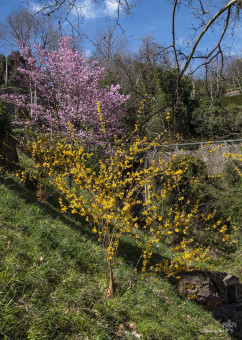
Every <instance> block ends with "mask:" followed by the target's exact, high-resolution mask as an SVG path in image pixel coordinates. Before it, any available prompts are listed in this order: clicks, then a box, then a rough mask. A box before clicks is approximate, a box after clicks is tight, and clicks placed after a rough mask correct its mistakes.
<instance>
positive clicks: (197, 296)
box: [176, 271, 226, 311]
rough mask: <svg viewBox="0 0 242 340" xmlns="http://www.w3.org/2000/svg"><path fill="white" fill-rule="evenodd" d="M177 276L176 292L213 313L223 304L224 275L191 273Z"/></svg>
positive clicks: (205, 272)
mask: <svg viewBox="0 0 242 340" xmlns="http://www.w3.org/2000/svg"><path fill="white" fill-rule="evenodd" d="M179 276H180V279H178V280H177V281H176V285H177V287H178V290H179V291H180V292H181V293H182V294H184V295H186V296H187V297H188V298H190V299H192V300H193V301H195V302H197V303H198V304H200V305H202V306H203V307H204V308H205V309H207V310H209V311H214V310H216V309H218V308H219V307H220V306H222V305H223V303H224V302H225V291H226V289H225V286H224V283H223V281H222V280H223V278H225V277H226V273H211V272H208V271H192V272H182V273H179Z"/></svg>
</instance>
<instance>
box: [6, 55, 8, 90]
mask: <svg viewBox="0 0 242 340" xmlns="http://www.w3.org/2000/svg"><path fill="white" fill-rule="evenodd" d="M7 85H8V57H6V69H5V86H7Z"/></svg>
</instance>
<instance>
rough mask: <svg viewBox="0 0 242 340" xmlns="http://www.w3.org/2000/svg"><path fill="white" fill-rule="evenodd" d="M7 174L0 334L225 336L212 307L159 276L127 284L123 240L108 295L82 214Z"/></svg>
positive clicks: (0, 195) (1, 218) (1, 188)
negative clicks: (67, 211)
mask: <svg viewBox="0 0 242 340" xmlns="http://www.w3.org/2000/svg"><path fill="white" fill-rule="evenodd" d="M56 202H57V200H56V197H55V195H54V193H53V196H52V197H49V200H48V201H47V202H46V203H40V202H38V201H36V199H35V194H34V192H33V191H31V190H30V189H27V188H26V187H25V186H24V185H22V184H19V183H18V182H16V181H15V180H14V179H12V178H11V176H3V177H2V180H1V184H0V228H1V233H0V253H1V258H0V339H5V340H8V339H9V340H14V339H16V340H20V339H31V340H32V339H36V340H37V339H38V340H39V339H81V340H84V339H85V340H89V339H90V340H91V339H93V340H101V339H103V340H107V339H139V338H140V339H147V340H148V339H150V340H156V339H157V340H162V339H167V340H172V339H174V340H175V339H176V340H177V339H180V340H183V339H184V340H186V339H187V340H190V339H199V340H203V339H220V338H221V339H230V337H229V336H228V335H227V334H226V332H225V331H223V330H222V327H221V325H220V324H219V323H218V322H217V321H216V320H214V319H213V317H212V315H211V313H209V312H207V311H205V310H203V309H202V308H201V307H200V306H198V305H196V304H195V303H193V302H192V301H190V300H188V299H187V298H185V297H183V296H180V295H179V294H178V293H177V291H176V290H175V289H174V287H173V286H172V285H171V284H170V283H169V282H168V281H167V280H166V279H165V278H162V277H159V278H158V280H157V281H156V280H155V279H154V278H153V277H147V278H146V279H144V280H141V279H140V278H139V277H137V278H136V279H135V280H134V281H133V284H132V286H130V278H131V273H132V269H133V259H134V258H135V257H138V250H137V249H136V248H135V246H134V244H132V243H129V242H128V241H127V240H124V241H123V243H122V246H121V249H120V253H119V257H118V259H117V265H116V269H115V277H116V279H117V280H119V286H118V291H117V294H116V296H115V297H114V298H113V299H107V298H106V297H105V293H106V287H107V282H106V276H105V264H104V261H103V249H102V248H101V246H100V245H99V244H98V243H97V241H96V239H95V237H94V236H93V234H92V232H91V228H90V227H89V225H88V224H86V222H83V221H80V220H78V219H75V218H73V217H72V216H66V215H62V214H60V213H59V210H58V209H57V205H56Z"/></svg>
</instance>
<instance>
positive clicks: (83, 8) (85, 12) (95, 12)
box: [72, 0, 118, 19]
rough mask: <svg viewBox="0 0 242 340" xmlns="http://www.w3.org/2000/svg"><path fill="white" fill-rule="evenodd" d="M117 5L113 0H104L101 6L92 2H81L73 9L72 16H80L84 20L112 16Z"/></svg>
mask: <svg viewBox="0 0 242 340" xmlns="http://www.w3.org/2000/svg"><path fill="white" fill-rule="evenodd" d="M117 9H118V4H117V2H116V1H115V0H104V3H103V4H102V5H98V4H97V3H95V2H94V1H93V0H83V1H81V2H80V1H79V2H77V3H76V8H73V10H72V14H73V15H77V14H79V15H82V16H83V17H85V19H96V18H101V17H105V16H113V15H115V13H116V12H117Z"/></svg>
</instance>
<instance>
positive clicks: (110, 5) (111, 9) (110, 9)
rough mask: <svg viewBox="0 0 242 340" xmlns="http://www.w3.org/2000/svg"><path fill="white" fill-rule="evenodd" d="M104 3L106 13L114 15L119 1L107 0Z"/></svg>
mask: <svg viewBox="0 0 242 340" xmlns="http://www.w3.org/2000/svg"><path fill="white" fill-rule="evenodd" d="M104 3H105V13H106V15H108V16H113V15H114V14H115V13H116V12H117V10H118V3H117V2H116V1H111V0H105V1H104Z"/></svg>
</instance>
